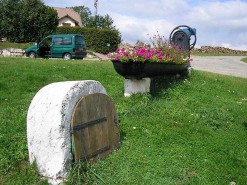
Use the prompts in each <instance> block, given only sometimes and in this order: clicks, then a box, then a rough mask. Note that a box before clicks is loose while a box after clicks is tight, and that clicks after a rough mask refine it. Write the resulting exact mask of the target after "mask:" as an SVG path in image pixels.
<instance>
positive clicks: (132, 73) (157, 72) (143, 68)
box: [112, 60, 189, 79]
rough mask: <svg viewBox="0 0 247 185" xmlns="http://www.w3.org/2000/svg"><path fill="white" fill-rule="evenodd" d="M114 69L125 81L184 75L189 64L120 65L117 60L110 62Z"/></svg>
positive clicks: (146, 63) (144, 63)
mask: <svg viewBox="0 0 247 185" xmlns="http://www.w3.org/2000/svg"><path fill="white" fill-rule="evenodd" d="M112 63H113V66H114V69H115V70H116V72H117V73H118V74H120V75H121V76H123V77H124V78H126V79H141V78H145V77H154V76H167V75H176V74H184V73H186V72H187V67H188V66H189V63H186V64H174V63H162V62H160V63H155V62H152V63H150V62H128V63H122V62H121V61H119V60H112Z"/></svg>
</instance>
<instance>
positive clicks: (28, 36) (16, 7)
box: [0, 0, 58, 43]
mask: <svg viewBox="0 0 247 185" xmlns="http://www.w3.org/2000/svg"><path fill="white" fill-rule="evenodd" d="M0 9H1V12H0V17H1V19H0V35H1V36H4V37H7V38H8V41H10V42H18V43H23V42H37V41H40V40H41V39H42V38H44V37H45V36H47V35H50V34H52V33H54V32H55V30H56V28H57V25H58V17H57V11H56V10H54V9H53V8H52V7H48V6H45V5H44V3H43V2H42V1H41V0H23V1H19V0H18V1H13V0H4V1H0Z"/></svg>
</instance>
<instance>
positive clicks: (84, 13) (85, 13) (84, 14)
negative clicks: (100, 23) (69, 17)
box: [66, 6, 92, 27]
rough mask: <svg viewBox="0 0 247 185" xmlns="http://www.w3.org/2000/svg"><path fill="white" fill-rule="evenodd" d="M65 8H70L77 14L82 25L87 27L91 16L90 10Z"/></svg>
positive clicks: (76, 7) (77, 7) (84, 7)
mask: <svg viewBox="0 0 247 185" xmlns="http://www.w3.org/2000/svg"><path fill="white" fill-rule="evenodd" d="M66 8H70V9H72V10H74V11H75V12H77V13H78V14H79V15H80V17H81V20H82V24H83V25H84V26H85V27H87V25H88V24H89V23H90V21H91V20H90V17H91V16H92V12H91V10H90V9H89V8H88V7H86V6H75V7H66Z"/></svg>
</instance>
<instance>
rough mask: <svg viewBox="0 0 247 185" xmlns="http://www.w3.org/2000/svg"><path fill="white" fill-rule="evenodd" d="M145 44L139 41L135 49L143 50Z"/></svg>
mask: <svg viewBox="0 0 247 185" xmlns="http://www.w3.org/2000/svg"><path fill="white" fill-rule="evenodd" d="M144 45H145V44H144V42H141V41H137V42H136V43H135V46H134V47H139V48H142V47H144Z"/></svg>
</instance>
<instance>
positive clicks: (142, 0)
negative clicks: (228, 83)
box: [43, 0, 247, 50]
mask: <svg viewBox="0 0 247 185" xmlns="http://www.w3.org/2000/svg"><path fill="white" fill-rule="evenodd" d="M43 2H44V3H45V5H48V6H52V7H61V8H65V7H73V6H86V7H89V8H90V10H91V12H92V13H93V14H94V13H95V8H94V0H73V1H68V0H43ZM98 14H99V15H103V16H104V15H106V14H109V15H110V17H111V18H112V19H113V20H114V25H116V28H118V29H119V31H120V32H121V35H122V43H130V44H132V45H134V44H135V43H136V42H137V41H138V40H139V41H142V42H144V43H149V42H150V36H151V37H152V36H154V35H157V33H159V35H161V36H164V37H165V38H167V39H169V36H170V33H171V31H172V30H173V29H174V28H175V27H177V26H179V25H187V26H190V27H191V28H195V29H196V32H197V34H196V36H197V42H196V48H200V47H201V46H221V47H228V48H231V49H237V50H247V0H218V1H213V0H204V1H203V0H98ZM82 22H83V21H82ZM192 39H194V37H192Z"/></svg>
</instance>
